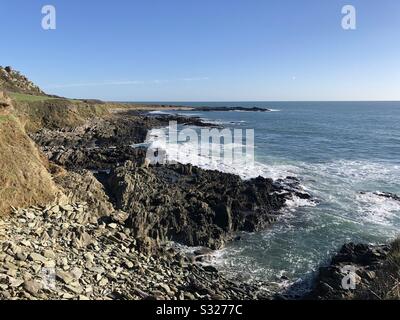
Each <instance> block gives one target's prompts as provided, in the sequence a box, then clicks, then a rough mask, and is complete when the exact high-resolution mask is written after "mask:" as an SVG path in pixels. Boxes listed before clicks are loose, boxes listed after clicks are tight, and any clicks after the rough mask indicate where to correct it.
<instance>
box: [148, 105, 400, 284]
mask: <svg viewBox="0 0 400 320" xmlns="http://www.w3.org/2000/svg"><path fill="white" fill-rule="evenodd" d="M182 105H192V106H194V107H196V106H229V107H232V106H243V107H255V106H256V107H265V108H269V109H273V110H274V112H267V113H260V112H195V111H188V112H177V113H179V114H182V115H187V116H199V117H201V118H203V119H205V120H207V121H211V122H215V123H219V124H222V125H223V126H225V127H228V128H241V129H254V130H255V157H256V163H255V166H254V167H252V168H247V167H246V166H242V165H237V166H224V165H223V164H221V163H214V164H212V165H211V166H210V165H207V166H206V167H207V168H211V169H218V170H222V171H226V172H233V173H236V174H239V175H241V176H242V177H243V178H251V177H256V176H258V175H261V176H264V177H271V178H273V179H277V178H284V177H286V176H296V177H297V178H299V179H300V180H301V183H302V186H303V187H304V188H305V189H306V190H308V191H309V192H310V193H311V194H312V195H313V197H314V198H315V199H317V200H318V202H317V203H314V202H309V201H304V200H299V199H294V200H293V201H290V202H288V207H287V208H286V209H285V210H284V211H283V213H282V217H281V219H280V220H279V221H278V223H276V224H274V225H273V226H271V228H269V229H268V230H265V231H263V232H259V233H254V234H243V235H242V240H241V241H238V242H233V243H230V244H229V245H228V246H227V247H226V248H224V249H223V250H220V251H218V252H217V253H216V254H215V256H214V263H215V264H216V265H217V266H218V267H219V268H220V269H221V270H222V272H224V273H225V274H226V275H227V276H231V277H234V278H236V279H238V278H240V279H242V280H262V281H269V282H272V283H276V284H277V285H278V286H281V287H285V286H289V285H290V284H293V283H295V282H302V283H306V281H304V280H307V279H309V278H310V277H311V276H312V274H313V272H314V271H315V270H317V269H318V267H319V266H320V265H323V264H325V263H327V261H328V260H329V258H330V257H331V255H332V254H333V253H334V252H335V251H337V250H338V249H339V248H340V247H341V246H342V245H343V244H344V243H346V242H350V241H353V242H365V243H385V242H388V241H390V240H392V239H394V238H395V237H396V236H398V235H399V234H400V202H399V201H395V200H392V199H388V198H384V197H380V196H378V195H375V194H374V192H376V191H379V192H392V193H397V194H400V102H224V103H204V102H203V103H182ZM150 142H152V143H155V144H157V138H155V137H153V138H150ZM161 147H164V148H166V149H168V146H161ZM187 148H188V150H190V148H191V146H190V145H188V146H187ZM181 150H185V148H183V149H181ZM167 152H168V150H167ZM198 160H199V159H198V158H196V157H188V158H187V161H186V162H192V163H193V164H199V161H198ZM282 276H284V278H282ZM283 279H284V280H283Z"/></svg>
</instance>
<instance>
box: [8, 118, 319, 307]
mask: <svg viewBox="0 0 400 320" xmlns="http://www.w3.org/2000/svg"><path fill="white" fill-rule="evenodd" d="M171 120H174V121H177V122H178V123H180V124H187V125H196V126H208V125H210V124H205V123H203V122H202V121H201V120H199V119H197V118H186V117H179V116H158V115H154V116H147V115H145V114H143V113H140V112H136V111H123V112H118V113H114V114H112V115H110V116H109V117H103V118H99V119H93V120H90V121H89V122H88V123H86V124H84V125H83V126H79V127H76V128H61V129H48V128H43V129H42V130H40V131H39V132H36V133H34V134H31V138H32V139H33V140H34V141H35V142H36V143H37V145H38V146H39V147H40V148H41V150H42V152H43V153H44V154H45V155H46V156H47V158H48V159H49V161H50V170H51V172H52V175H53V177H54V181H55V182H56V184H57V186H58V187H59V188H60V190H62V191H63V194H64V195H65V198H64V199H63V200H62V201H60V200H59V201H58V202H57V203H55V204H53V205H49V206H46V207H32V208H28V209H21V210H17V209H15V210H14V211H13V214H12V215H11V218H10V219H7V220H4V221H3V220H2V222H1V229H2V231H1V233H0V234H1V235H2V239H1V241H0V247H1V248H2V254H1V255H0V261H2V267H1V269H0V289H1V290H0V297H1V298H6V299H60V298H61V299H266V298H270V297H272V294H273V292H272V291H270V290H269V288H268V287H269V285H268V284H266V283H256V284H245V283H236V282H235V281H231V280H228V279H226V278H224V277H223V276H221V275H220V274H219V273H218V270H216V269H215V268H214V267H212V266H210V265H204V263H202V261H204V257H205V256H207V254H209V253H210V251H209V250H210V249H218V248H221V247H223V246H224V244H225V243H226V242H227V241H231V240H232V239H234V238H235V234H236V232H238V231H248V232H253V231H258V230H262V229H265V228H267V227H268V226H269V225H270V224H271V223H273V222H274V221H275V220H276V219H277V218H278V217H279V214H280V212H281V209H282V208H283V207H284V206H285V202H286V200H288V199H291V197H293V195H296V196H301V197H304V198H310V197H311V196H310V195H309V194H307V193H306V192H304V191H302V190H301V188H300V187H299V183H298V181H296V180H295V179H294V178H288V179H287V181H272V180H271V179H264V178H261V177H259V178H256V179H251V180H247V181H244V180H242V179H240V178H239V177H238V176H236V175H232V174H226V173H222V172H218V171H208V170H202V169H200V168H197V167H193V166H191V165H181V164H174V165H149V164H148V163H147V162H146V161H145V155H146V150H145V149H144V148H141V147H138V148H133V147H132V145H133V144H138V143H141V142H143V141H144V140H145V138H146V135H147V132H148V130H150V129H152V128H157V127H164V126H165V125H167V124H168V122H169V121H171ZM171 241H174V242H177V243H180V244H183V245H187V246H192V247H203V248H204V249H202V250H197V251H195V254H186V253H183V252H181V251H180V250H178V249H176V248H174V246H171V243H173V242H171ZM207 248H209V249H207ZM196 255H197V256H196ZM49 277H50V280H49V279H47V278H49ZM46 279H47V280H49V281H50V282H51V283H50V284H48V283H47V282H46V281H47V280H46Z"/></svg>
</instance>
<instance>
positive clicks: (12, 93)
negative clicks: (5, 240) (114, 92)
mask: <svg viewBox="0 0 400 320" xmlns="http://www.w3.org/2000/svg"><path fill="white" fill-rule="evenodd" d="M107 114H108V109H107V105H106V104H102V103H101V102H96V101H86V102H85V101H79V100H70V99H65V98H60V97H54V96H48V95H46V94H45V93H44V92H43V91H42V90H40V88H39V87H37V86H36V85H34V84H33V83H32V82H30V81H29V80H28V79H27V78H26V77H24V76H23V75H21V74H20V73H19V72H17V71H14V70H12V69H11V68H2V67H0V215H2V214H7V213H8V212H9V211H10V209H11V206H14V207H26V206H30V205H37V204H46V203H49V202H51V201H52V200H54V199H55V198H56V196H57V194H59V193H60V192H59V190H58V189H57V187H56V185H55V183H54V182H53V180H52V176H51V174H50V172H49V170H48V163H47V160H46V159H45V158H44V157H43V155H42V154H41V152H40V151H39V149H38V148H37V146H36V145H35V143H34V142H33V141H32V140H31V139H30V138H29V136H28V134H27V133H30V132H35V131H38V130H40V129H41V128H44V127H47V128H52V129H54V128H62V127H66V126H70V127H74V126H78V125H80V124H82V123H84V121H86V120H87V119H89V118H93V117H97V116H106V115H107Z"/></svg>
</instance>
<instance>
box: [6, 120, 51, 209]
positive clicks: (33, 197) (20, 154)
mask: <svg viewBox="0 0 400 320" xmlns="http://www.w3.org/2000/svg"><path fill="white" fill-rule="evenodd" d="M57 192H58V190H57V188H56V186H55V184H54V183H53V181H52V178H51V175H50V173H49V172H48V170H47V163H46V161H45V160H44V159H43V157H42V156H41V155H40V153H39V151H38V150H37V148H36V146H35V145H34V144H33V142H32V141H31V140H30V139H29V137H28V136H27V135H26V133H25V131H24V129H23V128H22V126H21V124H20V123H19V121H18V119H16V118H15V117H13V116H10V117H8V118H7V119H4V120H3V121H2V122H0V214H6V213H8V212H9V211H10V209H11V206H15V207H24V206H30V205H34V204H45V203H48V202H50V201H52V200H54V199H55V197H56V194H57Z"/></svg>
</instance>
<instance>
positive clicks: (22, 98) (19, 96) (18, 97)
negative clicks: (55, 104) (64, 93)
mask: <svg viewBox="0 0 400 320" xmlns="http://www.w3.org/2000/svg"><path fill="white" fill-rule="evenodd" d="M8 95H9V96H10V97H11V99H13V100H15V101H17V102H36V101H47V100H56V99H57V98H53V97H48V96H34V95H31V94H25V93H15V92H14V93H9V94H8Z"/></svg>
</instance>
